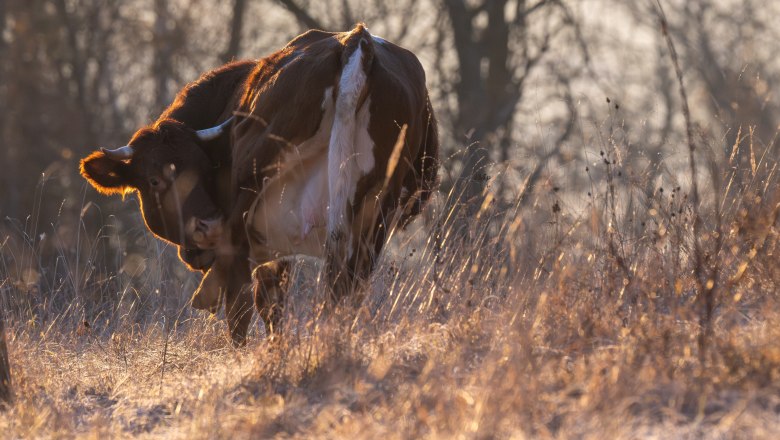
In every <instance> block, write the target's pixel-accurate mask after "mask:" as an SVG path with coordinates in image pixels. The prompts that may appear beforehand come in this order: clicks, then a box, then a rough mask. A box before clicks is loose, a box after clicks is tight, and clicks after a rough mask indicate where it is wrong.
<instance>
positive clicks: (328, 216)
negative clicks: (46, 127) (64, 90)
mask: <svg viewBox="0 0 780 440" xmlns="http://www.w3.org/2000/svg"><path fill="white" fill-rule="evenodd" d="M234 114H235V116H234V120H233V124H232V148H231V150H230V151H231V157H230V158H229V159H228V160H229V161H230V163H231V164H232V165H231V172H230V176H231V184H230V188H229V190H228V191H225V190H224V188H223V187H221V186H220V185H216V184H215V183H214V176H213V175H210V171H209V169H207V168H208V166H214V165H213V164H211V163H209V162H210V161H207V160H204V158H202V157H200V156H199V157H198V161H199V163H201V165H200V166H197V167H194V166H190V167H189V168H188V169H192V170H195V172H193V173H188V172H184V170H182V169H181V165H178V164H176V163H174V165H175V167H174V170H175V172H173V173H169V174H170V176H168V177H169V180H168V181H167V184H166V185H167V187H168V188H173V189H175V191H173V192H172V195H170V196H168V197H166V196H165V195H160V194H159V193H155V192H154V191H152V192H148V191H147V192H145V191H144V190H143V189H142V188H141V187H140V186H136V185H135V184H132V183H126V182H127V181H126V180H122V182H125V183H124V186H125V187H130V188H132V189H138V190H139V193H140V195H141V200H142V205H143V206H144V207H147V206H149V201H150V200H154V201H155V202H157V204H156V205H154V206H156V209H157V210H158V211H159V212H160V214H159V215H160V217H161V219H163V221H162V222H161V223H162V224H168V223H171V222H177V223H178V224H180V225H182V228H181V229H179V230H177V232H178V235H172V234H168V233H167V230H166V231H163V232H162V233H161V232H159V228H158V229H154V228H153V226H156V225H153V224H152V223H151V222H150V221H149V220H148V219H147V225H149V227H150V229H152V230H153V231H154V232H155V233H157V234H158V235H162V236H163V237H164V238H166V239H169V240H171V241H173V242H175V243H177V244H180V245H184V246H186V247H187V248H190V249H192V248H198V249H200V250H201V251H199V252H204V251H205V252H209V251H213V252H214V253H215V255H216V260H215V261H214V262H213V264H212V265H211V268H210V269H209V271H208V272H207V273H206V276H205V277H204V279H203V281H202V283H201V286H200V287H199V288H198V290H197V291H196V293H195V295H194V296H193V306H195V307H198V308H207V309H211V310H213V309H215V308H216V307H218V306H219V304H220V298H221V297H223V296H224V297H225V300H226V314H227V318H228V326H229V328H230V332H231V336H232V337H233V340H234V342H236V343H239V344H240V343H242V342H243V341H244V338H245V335H246V331H247V328H248V325H249V322H250V319H251V308H252V303H253V301H252V297H251V295H250V294H249V292H248V291H247V290H245V289H243V287H244V286H245V285H246V284H248V283H249V282H250V281H251V276H250V269H251V268H252V267H256V270H255V281H256V282H255V300H256V305H257V307H258V310H259V311H260V312H261V314H262V316H263V318H264V319H266V320H269V319H270V320H273V319H274V314H273V313H272V310H275V309H276V307H275V306H277V305H278V304H276V302H277V301H278V292H274V291H273V290H274V289H275V287H274V286H276V285H277V283H276V280H278V279H279V278H280V272H282V271H284V270H285V269H286V266H287V265H288V262H289V261H290V260H289V259H288V257H290V256H292V255H296V254H305V255H310V256H315V257H321V258H324V259H325V262H326V269H327V270H326V275H327V276H326V279H327V280H329V281H330V282H331V284H332V286H333V292H334V293H335V294H336V295H337V296H342V295H343V294H344V293H346V292H347V291H348V290H350V289H351V288H352V286H354V282H355V281H356V280H360V279H364V278H365V277H367V276H368V275H369V273H370V271H371V270H372V269H373V264H374V262H375V259H376V257H377V255H378V254H379V252H380V251H381V248H382V245H383V243H384V237H385V234H386V232H387V228H388V227H389V226H390V225H391V224H392V223H393V222H394V221H400V222H402V223H404V222H406V221H408V220H409V219H410V218H411V217H413V216H414V215H416V214H418V213H419V212H420V209H421V208H422V206H423V204H424V203H425V202H426V201H427V199H428V197H429V195H430V193H431V191H432V190H433V189H434V187H435V185H436V179H437V178H436V175H437V170H438V162H437V157H438V137H437V129H436V121H435V118H434V116H433V112H432V110H431V108H430V102H429V100H428V93H427V90H426V87H425V74H424V72H423V69H422V66H421V65H420V63H419V61H418V60H417V58H416V57H415V56H414V54H412V53H411V52H409V51H407V50H406V49H403V48H401V47H399V46H396V45H394V44H392V43H389V42H387V41H385V40H382V39H380V38H376V37H373V36H371V35H370V34H369V33H368V31H367V30H366V29H365V27H364V26H362V25H358V26H357V27H356V28H355V29H353V30H352V31H351V32H345V33H330V32H322V31H309V32H307V33H305V34H303V35H301V36H299V37H297V38H295V39H294V40H292V41H291V42H290V43H288V44H287V45H286V46H285V47H284V48H282V49H281V50H279V51H278V52H276V53H274V54H272V55H270V56H268V57H266V58H264V59H261V60H260V61H258V63H257V64H256V66H255V67H254V69H253V71H252V73H251V74H250V75H249V78H248V79H247V81H246V83H245V85H244V88H243V94H242V96H241V99H240V101H239V104H238V105H237V107H236V108H235V112H234ZM219 120H220V121H221V120H222V118H220V119H219ZM215 131H217V132H218V131H220V130H219V129H216V130H215ZM134 139H135V138H134ZM131 146H133V142H132V141H131ZM140 153H141V150H140V149H139V148H135V147H134V154H133V156H132V158H130V159H129V161H124V162H122V163H123V164H124V166H127V167H131V168H132V167H133V166H134V163H135V162H136V161H137V160H140V157H141V156H140ZM96 154H97V153H96ZM93 156H94V155H93ZM196 156H197V155H196ZM91 157H92V156H90V158H91ZM150 157H154V158H155V160H154V161H152V162H153V163H144V164H142V165H139V166H137V167H136V168H135V172H136V173H143V172H146V171H147V170H159V169H162V170H163V171H164V170H165V169H166V167H167V166H168V165H167V163H168V162H167V158H166V159H163V160H159V159H160V158H159V157H158V156H155V155H154V154H150ZM90 158H88V159H87V160H86V161H85V162H84V165H83V166H82V168H83V170H84V174H85V176H87V177H88V178H89V179H91V180H90V181H91V182H93V184H95V183H98V184H100V185H101V186H105V185H104V184H103V183H102V181H98V179H97V178H96V177H95V176H94V175H92V173H91V172H90V171H89V170H90V168H89V166H88V164H89V160H90ZM218 169H220V168H219V166H218ZM117 174H119V173H117ZM119 175H121V176H124V174H119ZM169 191H170V190H169ZM204 192H205V195H207V196H209V197H211V200H208V197H204V194H202V193H204ZM226 194H227V195H226ZM195 200H200V201H201V203H203V205H204V207H203V208H202V209H201V211H208V210H209V209H210V208H209V209H206V207H207V206H213V205H217V206H220V207H222V210H221V211H222V212H224V213H225V214H227V216H226V218H225V221H224V222H220V221H216V218H217V217H215V216H214V215H213V213H207V214H204V215H201V214H199V213H195V212H194V210H193V209H192V206H191V205H188V204H187V202H188V201H195ZM224 200H229V201H227V202H225V201H224ZM184 208H187V209H184ZM185 211H186V212H185ZM152 215H154V214H152V213H147V208H144V217H145V218H147V217H151V216H152ZM208 260H209V262H210V259H208ZM200 267H203V266H200Z"/></svg>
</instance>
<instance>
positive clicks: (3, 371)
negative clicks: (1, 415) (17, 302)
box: [0, 312, 11, 408]
mask: <svg viewBox="0 0 780 440" xmlns="http://www.w3.org/2000/svg"><path fill="white" fill-rule="evenodd" d="M9 400H11V363H10V359H9V356H8V346H7V345H6V343H5V325H4V323H3V313H2V312H0V402H8V401H9ZM0 408H1V407H0Z"/></svg>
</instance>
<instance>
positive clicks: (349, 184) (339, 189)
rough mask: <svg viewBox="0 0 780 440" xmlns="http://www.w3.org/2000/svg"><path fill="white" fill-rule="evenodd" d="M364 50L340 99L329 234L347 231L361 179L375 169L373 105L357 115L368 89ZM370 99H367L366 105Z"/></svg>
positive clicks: (344, 80) (331, 159) (346, 76)
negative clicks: (349, 211)
mask: <svg viewBox="0 0 780 440" xmlns="http://www.w3.org/2000/svg"><path fill="white" fill-rule="evenodd" d="M362 58H363V49H362V47H361V46H358V48H357V50H355V52H354V53H353V54H352V56H351V57H350V59H349V62H347V65H346V66H344V70H343V72H342V74H341V79H340V81H339V95H338V98H336V118H335V120H334V121H333V131H332V132H331V135H330V146H329V148H328V194H329V197H328V198H329V202H330V203H329V207H328V232H329V233H331V234H333V233H338V232H346V230H345V227H344V220H345V219H344V214H345V211H346V208H347V204H348V203H349V202H352V201H353V199H354V196H355V190H356V187H357V183H358V181H359V180H360V178H361V177H362V176H363V175H365V174H366V173H367V172H369V171H371V169H373V168H374V154H373V142H372V141H371V138H370V137H369V136H368V121H369V118H370V114H369V106H368V105H364V106H363V108H362V109H361V111H360V112H358V114H357V115H356V114H355V113H356V112H357V110H358V108H357V105H358V100H359V99H360V94H361V93H362V91H363V89H364V87H365V86H366V74H365V72H364V71H363V63H362ZM367 103H368V100H366V104H367Z"/></svg>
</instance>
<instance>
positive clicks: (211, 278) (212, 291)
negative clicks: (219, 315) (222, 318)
mask: <svg viewBox="0 0 780 440" xmlns="http://www.w3.org/2000/svg"><path fill="white" fill-rule="evenodd" d="M224 281H225V280H224V279H223V277H222V276H220V274H219V273H218V271H215V270H214V268H211V269H209V271H208V272H206V275H204V276H203V279H202V280H201V281H200V286H198V288H197V289H196V290H195V293H193V294H192V307H194V308H196V309H198V310H208V311H209V312H211V313H216V312H217V311H218V310H219V305H220V302H221V301H220V299H221V297H222V292H224V290H225V289H224V287H223V286H225V285H226V284H225V282H224Z"/></svg>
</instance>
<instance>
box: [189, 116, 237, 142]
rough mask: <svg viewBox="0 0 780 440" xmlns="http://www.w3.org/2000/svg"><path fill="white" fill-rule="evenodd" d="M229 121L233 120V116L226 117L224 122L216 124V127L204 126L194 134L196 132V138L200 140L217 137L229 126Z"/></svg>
mask: <svg viewBox="0 0 780 440" xmlns="http://www.w3.org/2000/svg"><path fill="white" fill-rule="evenodd" d="M231 122H233V116H231V117H229V118H227V119H226V120H225V122H223V123H221V124H219V125H217V126H216V127H211V128H204V129H203V130H198V131H196V132H195V134H197V135H198V139H200V140H202V141H210V140H212V139H216V138H218V137H219V136H220V135H221V134H222V133H223V132H224V131H225V129H226V128H228V127H229V126H230V123H231Z"/></svg>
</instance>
